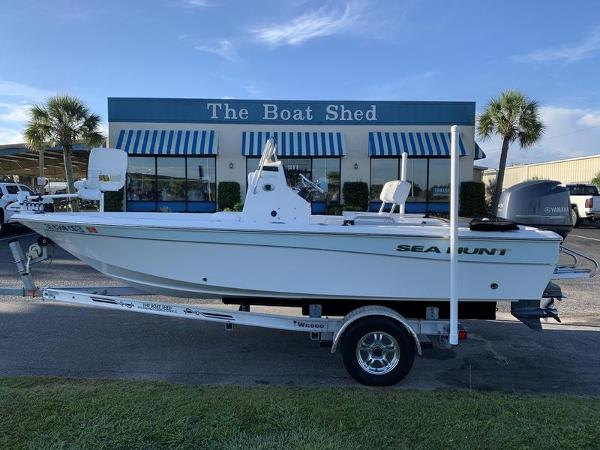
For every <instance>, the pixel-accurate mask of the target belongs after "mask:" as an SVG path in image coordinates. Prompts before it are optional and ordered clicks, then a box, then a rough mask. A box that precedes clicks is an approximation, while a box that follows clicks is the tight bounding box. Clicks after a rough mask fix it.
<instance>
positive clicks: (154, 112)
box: [108, 98, 485, 213]
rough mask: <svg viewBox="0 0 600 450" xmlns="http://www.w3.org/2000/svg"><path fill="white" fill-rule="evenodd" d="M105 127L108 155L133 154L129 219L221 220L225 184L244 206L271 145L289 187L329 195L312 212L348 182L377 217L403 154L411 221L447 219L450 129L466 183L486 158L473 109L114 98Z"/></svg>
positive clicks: (332, 202)
mask: <svg viewBox="0 0 600 450" xmlns="http://www.w3.org/2000/svg"><path fill="white" fill-rule="evenodd" d="M108 120H109V146H110V147H114V148H119V149H122V150H124V151H126V152H127V153H128V154H129V162H128V176H127V185H126V195H125V203H126V209H127V210H128V211H173V212H184V211H187V212H211V211H215V210H216V209H217V207H218V205H217V187H218V183H220V182H222V181H235V182H238V183H239V184H240V187H241V193H242V199H243V195H244V193H245V189H246V180H247V174H248V173H249V172H250V171H253V170H255V169H256V167H257V165H258V161H259V158H260V155H261V152H262V148H263V146H264V144H265V142H266V140H267V139H268V138H269V137H271V136H272V137H274V138H275V139H276V141H277V148H278V155H279V158H280V159H281V160H283V162H284V164H285V166H286V169H287V175H288V181H289V182H290V184H291V185H294V184H295V182H296V181H297V179H298V175H299V174H304V175H306V176H307V177H309V178H311V179H312V180H314V181H316V182H317V183H318V184H319V185H320V186H321V188H323V190H324V191H325V192H324V194H322V195H318V196H316V197H314V198H313V204H312V209H313V212H314V213H324V212H325V211H326V210H327V209H328V208H329V207H331V206H336V205H341V204H343V201H344V199H343V196H342V187H343V184H344V183H345V182H351V181H363V182H365V183H367V184H368V185H369V188H370V195H371V208H372V209H375V208H378V207H379V202H378V195H379V191H380V189H381V186H382V185H383V183H385V182H386V181H389V180H392V179H398V178H399V172H400V158H401V154H402V152H405V151H406V152H407V153H408V155H409V159H408V166H407V174H408V175H407V179H408V181H410V182H411V183H412V190H411V195H410V197H409V199H408V202H407V206H406V209H407V212H424V211H440V212H444V211H447V209H448V197H449V182H450V181H449V180H450V160H449V156H450V127H451V126H452V125H459V126H460V141H459V148H460V152H461V159H460V161H461V162H460V173H461V180H471V179H472V177H473V161H474V160H475V159H480V158H483V157H485V156H484V155H483V152H482V151H481V149H480V148H479V147H478V146H477V144H476V143H475V141H474V125H475V103H474V102H369V101H360V102H357V101H351V102H339V101H287V100H286V101H272V100H230V99H227V100H224V99H220V100H213V99H155V98H109V99H108Z"/></svg>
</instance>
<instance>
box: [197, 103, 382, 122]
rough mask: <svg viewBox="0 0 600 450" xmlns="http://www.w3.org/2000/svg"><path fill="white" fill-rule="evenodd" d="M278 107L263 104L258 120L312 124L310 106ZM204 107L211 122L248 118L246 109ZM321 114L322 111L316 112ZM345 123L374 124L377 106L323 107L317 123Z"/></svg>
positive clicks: (312, 113) (219, 106) (215, 104)
mask: <svg viewBox="0 0 600 450" xmlns="http://www.w3.org/2000/svg"><path fill="white" fill-rule="evenodd" d="M286 106H287V105H285V106H282V105H278V104H277V103H263V104H262V112H261V113H260V116H261V117H260V120H262V121H264V122H269V121H277V122H289V121H293V122H312V121H313V120H314V118H315V114H316V113H317V111H316V109H315V108H313V106H312V105H307V106H306V107H301V108H294V107H289V106H288V107H286ZM206 107H207V109H208V111H209V115H210V119H212V120H223V121H227V120H238V119H239V120H247V119H248V118H249V117H250V112H249V110H248V108H237V107H236V105H230V104H229V103H224V102H214V103H207V104H206ZM318 112H319V113H322V111H318ZM338 120H339V121H347V122H361V121H363V120H364V121H367V122H376V121H377V105H375V104H371V105H368V106H367V108H366V109H363V108H360V107H353V106H346V105H345V104H344V103H339V104H338V103H331V104H328V105H327V106H326V107H325V111H324V115H323V114H322V117H321V120H318V121H319V122H322V121H325V122H328V121H338Z"/></svg>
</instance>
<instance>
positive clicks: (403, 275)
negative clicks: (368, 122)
mask: <svg viewBox="0 0 600 450" xmlns="http://www.w3.org/2000/svg"><path fill="white" fill-rule="evenodd" d="M47 216H48V217H50V216H54V217H52V219H51V220H44V219H43V218H42V217H39V216H37V217H36V216H32V217H31V218H30V219H28V218H27V217H21V218H20V219H19V220H20V221H21V222H22V223H23V224H25V225H27V226H28V227H29V228H31V229H33V230H34V231H36V232H38V233H40V234H41V235H43V236H46V237H48V238H49V239H50V240H52V241H53V242H55V243H56V244H57V245H59V246H60V247H62V248H63V249H65V250H66V251H68V252H69V253H71V254H72V255H74V256H75V257H77V258H78V259H80V260H82V261H83V262H84V263H86V264H88V265H90V266H92V267H93V268H95V269H96V270H98V271H100V272H101V273H103V274H105V275H108V276H110V277H113V278H116V279H119V280H122V281H123V282H125V283H127V284H129V285H131V286H135V287H138V288H140V289H143V290H145V291H148V292H151V293H158V294H166V295H174V296H182V297H236V298H240V297H248V298H251V297H260V298H268V297H271V298H279V299H285V298H288V299H294V298H296V299H311V298H319V299H344V300H350V299H351V300H361V301H362V300H365V301H366V300H368V301H371V300H378V301H398V300H424V301H427V300H433V301H435V300H447V298H448V293H449V289H450V282H449V254H448V239H447V237H443V236H438V237H435V236H419V235H414V234H410V235H402V234H397V233H396V234H382V233H378V234H370V233H367V232H365V233H358V234H356V233H354V234H349V233H343V232H334V231H323V232H320V231H319V232H300V231H274V230H272V229H271V230H241V229H234V228H232V229H225V228H226V227H225V228H224V227H223V226H221V228H219V229H217V228H210V227H208V228H203V227H195V228H190V227H188V228H175V227H174V228H169V227H164V226H161V227H149V226H144V225H139V226H135V225H131V226H124V225H103V224H101V223H93V222H89V223H87V224H74V223H72V222H68V221H65V222H61V221H60V219H57V218H56V216H58V214H55V215H50V214H49V215H47ZM346 228H347V227H346ZM559 243H560V241H558V240H548V239H546V240H543V239H542V240H535V239H531V240H527V239H510V238H498V236H497V234H493V233H490V237H489V238H486V237H485V236H483V237H482V236H479V237H475V238H468V239H467V238H463V239H460V255H459V268H458V273H459V275H458V277H459V298H460V299H461V301H514V300H523V299H525V300H527V299H531V300H537V299H539V298H540V297H541V295H542V293H543V290H544V288H545V287H546V285H547V283H548V281H549V280H550V279H551V277H552V273H553V271H554V267H555V264H556V262H557V260H558V253H559V248H558V247H559Z"/></svg>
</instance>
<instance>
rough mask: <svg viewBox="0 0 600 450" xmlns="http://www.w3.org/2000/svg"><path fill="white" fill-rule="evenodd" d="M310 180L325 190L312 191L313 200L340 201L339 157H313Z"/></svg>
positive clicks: (329, 202) (330, 202)
mask: <svg viewBox="0 0 600 450" xmlns="http://www.w3.org/2000/svg"><path fill="white" fill-rule="evenodd" d="M312 180H313V181H314V182H315V183H317V184H318V185H319V187H320V188H321V189H323V191H325V192H323V193H322V194H321V193H320V192H315V193H313V197H312V200H313V201H315V202H326V203H327V204H332V203H339V202H340V158H313V160H312Z"/></svg>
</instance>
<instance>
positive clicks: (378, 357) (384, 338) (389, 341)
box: [356, 331, 400, 375]
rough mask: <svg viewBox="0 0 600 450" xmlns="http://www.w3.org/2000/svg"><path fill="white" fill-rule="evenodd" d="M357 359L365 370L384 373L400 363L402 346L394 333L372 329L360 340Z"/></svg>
mask: <svg viewBox="0 0 600 450" xmlns="http://www.w3.org/2000/svg"><path fill="white" fill-rule="evenodd" d="M356 359H357V361H358V364H359V365H360V367H362V369H363V370H364V371H365V372H367V373H370V374H373V375H384V374H386V373H389V372H391V371H392V370H394V368H395V367H396V366H397V365H398V362H399V361H400V346H399V345H398V341H397V340H396V339H395V338H394V337H393V336H392V335H390V334H388V333H386V332H384V331H372V332H370V333H367V334H365V335H364V336H363V337H362V338H361V340H360V341H358V344H357V345H356Z"/></svg>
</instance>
